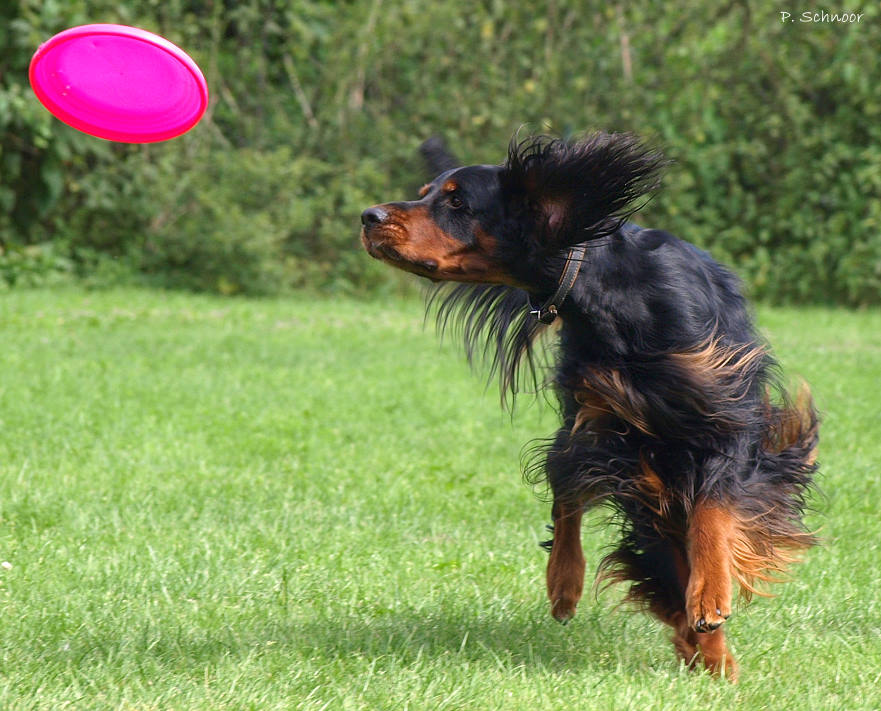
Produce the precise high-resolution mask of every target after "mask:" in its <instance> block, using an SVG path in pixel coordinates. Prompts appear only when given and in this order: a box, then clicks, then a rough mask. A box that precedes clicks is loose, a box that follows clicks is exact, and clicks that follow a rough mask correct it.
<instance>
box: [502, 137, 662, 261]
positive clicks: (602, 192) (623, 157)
mask: <svg viewBox="0 0 881 711" xmlns="http://www.w3.org/2000/svg"><path fill="white" fill-rule="evenodd" d="M667 164H668V161H667V160H666V159H665V158H664V156H663V155H662V154H661V153H660V152H659V151H657V150H654V149H653V148H651V147H650V146H648V145H646V144H645V143H643V142H642V141H641V140H640V139H639V138H638V137H637V136H634V135H633V134H629V133H594V134H592V135H589V136H587V137H585V138H583V139H581V140H579V141H577V142H568V141H565V140H563V139H558V138H550V137H548V136H530V137H528V138H526V139H524V140H519V139H518V138H517V137H515V138H514V139H512V141H511V144H510V146H509V148H508V160H507V162H506V163H505V165H504V166H503V167H504V170H503V172H502V175H501V178H502V184H503V185H504V186H505V188H506V190H507V191H508V192H509V194H510V195H511V197H512V198H513V199H514V200H519V201H520V203H521V205H522V207H523V209H524V210H525V211H526V217H527V218H528V219H529V221H530V222H531V224H532V238H533V239H534V240H535V241H536V243H537V246H538V247H539V248H540V249H547V250H549V251H555V250H559V249H564V248H566V247H571V246H572V245H575V244H578V243H580V242H584V241H586V240H590V239H598V238H600V237H607V236H609V235H611V234H612V233H614V232H615V231H616V230H617V229H618V228H619V227H620V226H621V224H622V223H623V222H625V221H626V220H627V219H628V218H629V217H630V216H631V215H632V214H633V213H634V212H636V211H637V210H639V209H640V208H641V207H643V206H644V204H645V202H647V201H648V199H649V198H650V197H651V194H652V192H653V191H654V190H655V189H657V187H658V185H659V183H660V176H661V172H662V171H663V169H664V167H665V166H666V165H667ZM640 198H644V200H642V201H640Z"/></svg>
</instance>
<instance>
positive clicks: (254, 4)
mask: <svg viewBox="0 0 881 711" xmlns="http://www.w3.org/2000/svg"><path fill="white" fill-rule="evenodd" d="M861 12H862V13H863V18H862V20H861V22H860V23H859V24H852V25H839V24H831V23H826V24H804V23H798V22H795V23H784V22H781V20H780V13H779V11H777V10H776V9H775V8H773V7H771V6H756V5H755V4H752V3H726V4H723V5H719V4H717V3H709V2H705V3H698V4H694V3H686V2H685V0H678V2H673V3H663V4H659V3H649V4H639V3H634V4H621V3H619V4H617V5H614V4H613V5H610V4H608V3H600V2H593V1H591V2H587V3H585V2H574V0H536V1H535V2H529V3H527V2H501V1H500V0H492V1H491V2H486V3H475V4H472V6H470V7H469V11H468V13H463V12H461V9H460V8H459V7H458V6H456V5H454V4H449V3H420V2H415V1H414V0H391V1H387V2H384V3H381V4H380V3H378V2H376V0H369V1H368V0H353V1H352V2H348V3H337V2H332V1H331V0H301V1H299V2H278V0H245V1H243V2H239V3H232V4H230V3H226V4H224V3H216V2H214V3H207V2H202V1H201V0H194V1H193V2H188V3H179V2H167V3H160V2H155V1H154V0H141V1H140V2H135V3H128V4H126V5H125V6H123V5H120V4H118V3H113V2H109V1H108V0H104V1H103V2H95V3H89V5H88V7H86V4H85V3H84V2H81V1H80V0H76V1H74V2H71V3H36V2H34V1H33V0H14V1H13V2H12V3H11V4H9V3H7V4H5V5H3V6H2V8H0V68H2V72H0V245H4V246H5V247H6V250H7V254H9V253H11V252H10V248H11V247H13V246H16V245H18V246H22V245H28V244H43V243H46V242H50V241H51V242H57V243H58V245H59V246H58V249H59V250H62V251H63V250H65V249H67V250H69V252H68V254H67V256H68V257H69V258H70V259H71V260H72V262H73V264H74V267H75V269H76V270H77V271H78V272H79V273H80V274H92V276H93V278H94V277H95V275H96V274H98V275H100V274H104V275H108V274H109V275H111V276H112V277H113V278H114V279H115V278H122V276H123V275H124V274H125V273H127V271H130V272H131V273H133V274H137V275H140V276H141V277H142V278H147V279H149V280H150V281H151V282H154V283H163V284H168V285H177V286H182V287H186V288H195V289H208V290H214V291H221V292H228V293H237V292H256V293H267V292H277V291H280V290H284V289H288V288H293V287H301V286H310V287H322V288H329V289H342V290H358V289H365V288H378V287H382V286H383V285H388V284H396V283H398V282H397V280H398V279H399V278H400V277H399V276H397V275H395V274H394V273H393V272H392V270H387V269H386V270H384V269H382V268H380V267H379V266H378V265H376V264H375V263H373V261H372V260H370V259H369V258H367V257H366V256H365V255H364V254H363V253H362V252H361V251H360V249H359V247H358V245H357V230H358V214H359V213H360V211H361V210H362V209H363V208H364V207H365V206H367V205H370V204H373V203H375V202H378V201H385V200H390V199H398V198H401V197H404V196H412V195H413V194H414V191H415V187H417V186H418V185H419V183H420V180H421V178H422V177H424V176H423V175H422V174H421V171H422V169H421V166H420V164H419V161H418V158H417V148H418V145H419V143H420V141H421V140H422V139H424V138H426V137H427V136H429V135H431V134H433V133H442V134H444V135H446V136H447V138H448V139H449V141H450V143H451V145H452V146H453V148H454V149H455V150H456V152H457V153H458V155H459V156H460V157H461V158H462V159H463V160H464V161H466V162H498V161H500V160H502V158H503V157H504V150H505V146H506V143H507V140H508V138H509V137H510V135H511V134H512V133H513V132H514V131H515V130H517V129H518V128H519V127H521V125H523V124H526V125H527V126H529V127H530V128H531V129H534V130H540V131H549V132H553V133H558V134H564V135H565V134H569V133H571V132H577V131H581V130H590V129H598V128H599V129H606V130H633V131H637V132H639V133H641V134H644V135H646V136H649V137H651V138H653V139H654V140H655V141H656V142H657V143H658V144H659V145H660V146H661V147H662V148H663V149H664V150H665V151H666V152H667V153H668V155H669V156H670V157H671V158H673V159H674V160H675V164H674V165H673V167H672V168H671V170H670V171H669V174H668V176H667V179H666V181H665V187H664V190H663V191H662V192H661V193H660V194H659V196H658V197H657V199H656V200H655V201H654V202H653V203H652V204H651V205H650V206H649V208H647V209H646V210H645V212H644V214H643V215H641V216H640V219H641V220H642V221H644V222H645V223H646V224H651V225H652V226H657V227H663V228H666V229H670V230H671V231H673V232H675V233H676V234H678V235H680V236H681V237H683V238H685V239H688V240H691V241H694V242H696V243H697V244H699V245H700V246H702V247H704V248H707V249H709V250H710V251H711V252H712V253H713V254H714V255H715V256H716V257H718V258H719V259H721V260H722V261H725V262H727V263H729V264H730V265H731V266H732V267H733V268H734V269H735V270H736V271H737V272H738V273H739V274H741V275H742V276H743V277H744V279H745V281H746V283H747V286H748V288H749V290H750V291H751V293H752V295H753V296H756V297H758V298H761V299H765V300H768V301H774V302H835V303H840V304H851V305H858V304H875V303H881V288H879V287H881V236H879V227H881V224H879V223H881V207H879V205H881V99H879V94H878V91H877V87H878V86H879V85H881V65H879V63H878V61H877V48H878V47H879V46H881V21H879V20H881V8H879V7H877V6H867V7H865V8H863V9H862V10H861ZM97 20H101V21H121V22H125V23H128V24H136V25H140V26H144V27H146V28H148V29H152V30H155V31H158V32H159V33H161V34H163V35H165V36H167V37H169V38H170V39H171V40H172V41H175V42H177V43H178V44H180V45H182V46H184V47H186V48H187V49H188V50H189V51H190V52H191V53H192V54H193V56H194V57H195V59H196V60H197V62H199V64H200V65H201V66H202V67H203V69H204V70H205V73H206V77H207V79H208V83H209V86H210V89H211V94H212V103H211V107H210V109H209V112H208V114H207V115H206V117H205V118H204V119H203V121H202V123H201V124H200V126H198V127H197V128H196V129H194V130H193V131H192V132H190V134H188V135H186V136H184V137H182V138H179V139H176V140H175V141H171V142H169V143H168V144H164V145H162V144H161V145H156V146H142V147H138V146H121V145H113V144H108V143H106V142H104V141H100V140H98V139H93V138H90V137H88V136H84V135H82V134H78V133H77V132H75V131H73V130H72V129H68V128H67V127H65V126H62V125H61V124H59V123H58V122H57V121H55V120H54V119H51V118H50V117H49V116H48V114H47V113H46V112H45V111H44V110H43V109H42V107H40V106H39V105H38V104H37V102H36V100H35V99H34V97H33V96H32V95H31V92H30V90H29V89H28V88H27V84H26V82H27V79H26V70H27V62H28V60H29V57H30V54H31V53H32V51H33V48H34V47H35V46H36V45H37V44H38V43H39V42H40V41H41V40H42V39H45V38H46V37H48V36H49V35H51V34H52V33H53V32H55V31H58V30H59V29H62V28H63V27H65V26H67V25H70V24H76V23H77V22H86V21H97ZM102 255H103V256H102ZM3 259H7V257H3V256H0V260H3ZM108 267H109V268H108Z"/></svg>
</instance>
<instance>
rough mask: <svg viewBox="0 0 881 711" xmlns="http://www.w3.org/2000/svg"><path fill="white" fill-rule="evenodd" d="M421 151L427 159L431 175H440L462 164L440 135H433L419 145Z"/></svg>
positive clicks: (425, 159) (426, 162) (426, 164)
mask: <svg viewBox="0 0 881 711" xmlns="http://www.w3.org/2000/svg"><path fill="white" fill-rule="evenodd" d="M419 152H420V153H421V154H422V158H423V160H424V161H425V166H426V167H427V168H428V171H429V173H431V177H434V176H435V175H440V174H441V173H445V172H446V171H448V170H453V169H454V168H458V167H459V166H460V163H459V161H458V160H457V159H456V157H455V156H454V155H453V154H452V153H451V152H450V149H449V148H447V144H446V142H445V141H444V139H443V138H441V137H440V136H432V137H431V138H427V139H425V140H424V141H423V142H422V145H421V146H419Z"/></svg>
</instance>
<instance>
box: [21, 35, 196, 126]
mask: <svg viewBox="0 0 881 711" xmlns="http://www.w3.org/2000/svg"><path fill="white" fill-rule="evenodd" d="M29 76H30V80H31V87H33V89H34V93H35V94H36V95H37V98H38V99H39V100H40V103H42V104H43V106H45V107H46V108H47V109H48V110H49V111H50V112H51V113H52V114H53V115H54V116H56V117H57V118H59V119H61V120H62V121H64V123H66V124H68V125H70V126H73V127H74V128H76V129H79V130H80V131H83V132H85V133H88V134H91V135H92V136H98V137H99V138H106V139H108V140H110V141H121V142H123V143H153V142H155V141H164V140H166V139H169V138H174V137H175V136H179V135H181V134H182V133H185V132H186V131H189V130H190V129H191V128H192V127H193V126H195V125H196V123H198V121H199V119H200V118H202V114H204V113H205V109H206V108H207V106H208V85H207V84H206V83H205V77H203V76H202V72H201V71H200V70H199V67H198V66H197V65H196V63H195V62H194V61H193V60H192V59H191V58H190V57H189V55H187V53H186V52H184V51H183V50H182V49H181V48H180V47H177V46H176V45H174V44H172V43H171V42H169V41H168V40H167V39H164V38H163V37H160V36H159V35H155V34H153V33H152V32H147V31H146V30H140V29H138V28H136V27H126V26H125V25H82V26H80V27H72V28H71V29H69V30H65V31H64V32H60V33H59V34H57V35H55V36H54V37H52V38H51V39H50V40H48V41H47V42H44V43H43V44H41V45H40V47H39V48H38V49H37V51H36V52H35V53H34V56H33V58H32V59H31V66H30V71H29Z"/></svg>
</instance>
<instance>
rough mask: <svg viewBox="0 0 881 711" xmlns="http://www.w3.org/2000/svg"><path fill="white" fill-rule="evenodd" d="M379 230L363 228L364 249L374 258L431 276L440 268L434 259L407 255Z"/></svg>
mask: <svg viewBox="0 0 881 711" xmlns="http://www.w3.org/2000/svg"><path fill="white" fill-rule="evenodd" d="M376 232H377V230H375V229H374V230H371V231H370V233H369V234H368V233H367V230H365V229H362V230H361V244H363V245H364V249H366V250H367V253H368V254H369V255H370V256H371V257H373V258H374V259H378V260H380V261H382V262H385V263H386V264H390V265H391V266H393V267H397V268H398V269H403V270H405V271H408V272H413V273H414V274H418V275H420V276H427V277H431V274H432V273H433V272H436V271H437V270H438V263H437V261H436V260H434V259H413V258H411V257H407V256H405V255H403V254H401V252H400V251H399V250H398V249H397V248H396V247H395V246H394V245H392V244H391V243H390V242H389V240H388V239H386V238H384V237H383V235H382V234H381V233H380V234H376Z"/></svg>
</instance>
